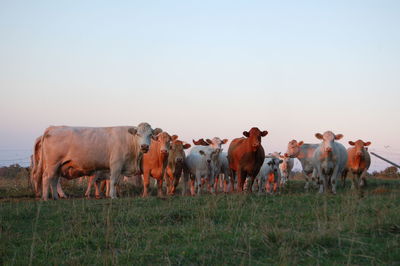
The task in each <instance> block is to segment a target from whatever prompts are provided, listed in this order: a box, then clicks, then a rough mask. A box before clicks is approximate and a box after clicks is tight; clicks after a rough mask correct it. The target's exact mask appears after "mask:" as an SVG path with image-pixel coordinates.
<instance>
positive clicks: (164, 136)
mask: <svg viewBox="0 0 400 266" xmlns="http://www.w3.org/2000/svg"><path fill="white" fill-rule="evenodd" d="M177 138H178V136H177V135H173V136H172V137H171V136H170V135H169V134H168V133H167V132H161V133H159V134H158V135H157V136H155V137H153V141H156V142H158V143H159V145H160V152H161V154H163V155H167V154H168V151H169V149H170V143H171V141H172V140H176V139H177Z"/></svg>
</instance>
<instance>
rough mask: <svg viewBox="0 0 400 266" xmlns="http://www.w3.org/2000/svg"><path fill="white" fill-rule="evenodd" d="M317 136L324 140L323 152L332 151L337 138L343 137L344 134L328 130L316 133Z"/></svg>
mask: <svg viewBox="0 0 400 266" xmlns="http://www.w3.org/2000/svg"><path fill="white" fill-rule="evenodd" d="M315 137H316V138H317V139H319V140H322V151H323V152H331V151H332V145H333V142H334V141H335V140H339V139H341V138H343V135H342V134H337V135H335V134H333V132H332V131H326V132H325V133H324V134H321V133H316V134H315Z"/></svg>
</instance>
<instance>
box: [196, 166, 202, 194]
mask: <svg viewBox="0 0 400 266" xmlns="http://www.w3.org/2000/svg"><path fill="white" fill-rule="evenodd" d="M195 178H196V185H197V194H198V195H200V194H201V187H202V182H203V180H202V178H201V175H200V172H199V171H196V177H195Z"/></svg>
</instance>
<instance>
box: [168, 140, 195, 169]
mask: <svg viewBox="0 0 400 266" xmlns="http://www.w3.org/2000/svg"><path fill="white" fill-rule="evenodd" d="M189 148H190V144H189V143H184V142H182V141H180V140H177V139H175V140H173V141H172V143H171V149H170V151H169V156H168V160H169V161H170V162H172V163H175V164H183V162H184V161H185V157H186V155H185V151H184V150H186V149H189Z"/></svg>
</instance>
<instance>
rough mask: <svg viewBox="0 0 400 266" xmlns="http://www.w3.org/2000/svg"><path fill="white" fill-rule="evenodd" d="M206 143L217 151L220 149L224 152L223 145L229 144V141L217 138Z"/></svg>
mask: <svg viewBox="0 0 400 266" xmlns="http://www.w3.org/2000/svg"><path fill="white" fill-rule="evenodd" d="M206 142H207V143H208V144H209V145H210V146H211V147H213V148H215V149H220V150H221V151H222V145H223V144H226V143H227V142H228V140H227V139H220V138H218V137H215V138H213V139H206Z"/></svg>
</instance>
